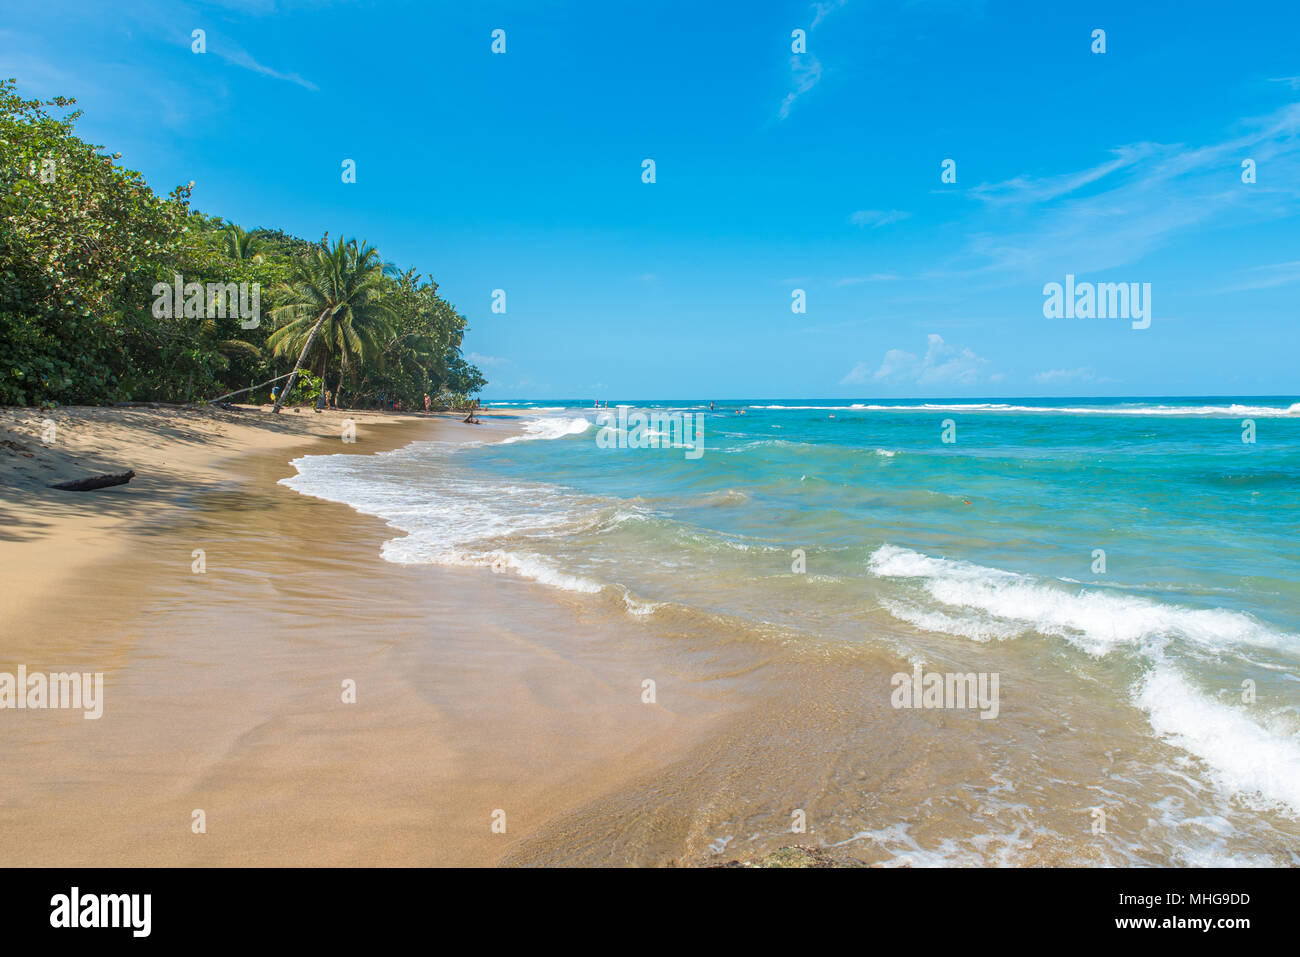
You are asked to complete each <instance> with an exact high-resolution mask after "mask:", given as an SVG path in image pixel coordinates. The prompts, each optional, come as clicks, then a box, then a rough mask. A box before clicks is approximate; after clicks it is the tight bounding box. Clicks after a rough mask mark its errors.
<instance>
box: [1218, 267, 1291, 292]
mask: <svg viewBox="0 0 1300 957" xmlns="http://www.w3.org/2000/svg"><path fill="white" fill-rule="evenodd" d="M1246 272H1247V274H1248V276H1247V278H1246V279H1244V280H1242V281H1241V282H1240V283H1237V284H1235V285H1232V286H1228V287H1227V288H1226V289H1223V290H1220V291H1221V292H1244V291H1246V290H1249V289H1272V288H1273V287H1274V286H1285V285H1288V284H1289V283H1293V282H1300V260H1296V261H1295V262H1289V263H1273V264H1272V265H1270V266H1255V267H1254V268H1253V269H1248V270H1246Z"/></svg>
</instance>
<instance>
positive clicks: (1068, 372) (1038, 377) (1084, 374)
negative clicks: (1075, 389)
mask: <svg viewBox="0 0 1300 957" xmlns="http://www.w3.org/2000/svg"><path fill="white" fill-rule="evenodd" d="M1096 377H1097V373H1096V372H1095V371H1093V370H1092V369H1090V368H1087V367H1084V368H1079V369H1049V370H1047V371H1046V372H1038V373H1035V375H1034V381H1035V382H1044V383H1046V382H1072V381H1079V382H1087V381H1089V380H1091V379H1095V378H1096Z"/></svg>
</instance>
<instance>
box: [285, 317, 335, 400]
mask: <svg viewBox="0 0 1300 957" xmlns="http://www.w3.org/2000/svg"><path fill="white" fill-rule="evenodd" d="M328 315H329V310H328V309H326V310H325V311H324V312H322V313H321V314H320V318H319V319H317V320H316V325H314V326H312V327H311V335H309V336H308V337H307V342H306V343H305V344H304V345H303V347H302V352H300V353H298V361H297V362H295V363H294V364H293V371H292V372H291V373H289V381H288V383H287V384H286V385H285V387H284V391H283V392H281V393H280V394H279V396H277V397H276V400H275V408H273V409H272V410H271V411H272V412H279V411H280V406H282V405H284V400H285V397H286V396H288V394H289V393H290V392H291V391H293V387H294V384H295V383H296V382H297V381H298V371H299V370H300V369H301V368H302V364H303V362H304V361H305V360H306V358H307V352H308V350H310V349H311V344H312V343H313V342H315V341H316V333H318V332H320V327H321V325H322V324H323V323H324V322H325V317H326V316H328Z"/></svg>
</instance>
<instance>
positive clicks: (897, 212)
mask: <svg viewBox="0 0 1300 957" xmlns="http://www.w3.org/2000/svg"><path fill="white" fill-rule="evenodd" d="M911 215H912V214H911V213H908V212H904V211H903V210H901V209H890V210H882V209H859V210H858V211H857V212H856V213H854V214H853V215H852V216H850V217H849V222H851V223H852V224H853V225H854V226H870V227H871V228H872V229H878V228H880V227H881V226H888V225H889V224H890V223H898V222H902V221H903V220H904V219H907V218H908V217H909V216H911Z"/></svg>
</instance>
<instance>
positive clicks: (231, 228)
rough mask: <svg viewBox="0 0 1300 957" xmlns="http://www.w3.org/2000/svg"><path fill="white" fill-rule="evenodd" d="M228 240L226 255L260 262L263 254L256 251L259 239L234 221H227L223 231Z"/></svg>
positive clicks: (236, 258)
mask: <svg viewBox="0 0 1300 957" xmlns="http://www.w3.org/2000/svg"><path fill="white" fill-rule="evenodd" d="M221 232H222V235H223V236H224V237H225V240H226V255H227V256H229V257H230V258H231V259H234V260H236V261H238V262H242V261H244V260H245V259H248V260H252V261H253V262H257V263H260V262H261V261H262V258H263V257H262V254H261V253H259V252H256V250H257V247H258V245H259V244H258V241H257V240H256V239H254V238H253V237H252V236H250V235H249V234H248V233H246V232H244V231H243V230H242V229H240V228H239V227H238V226H236V225H235V224H234V223H227V224H226V226H225V228H224V229H223V230H222V231H221Z"/></svg>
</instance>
